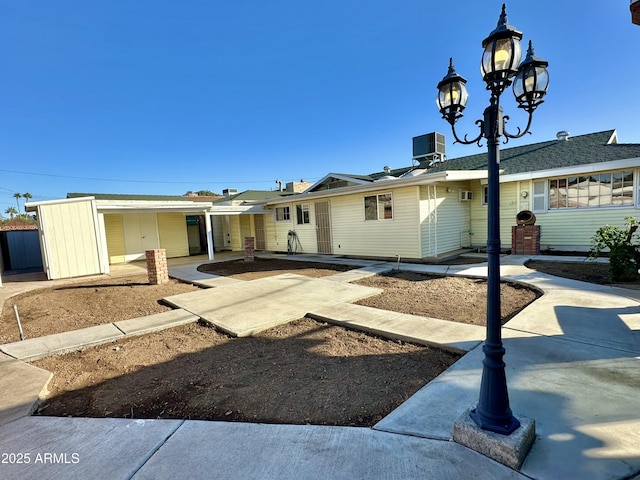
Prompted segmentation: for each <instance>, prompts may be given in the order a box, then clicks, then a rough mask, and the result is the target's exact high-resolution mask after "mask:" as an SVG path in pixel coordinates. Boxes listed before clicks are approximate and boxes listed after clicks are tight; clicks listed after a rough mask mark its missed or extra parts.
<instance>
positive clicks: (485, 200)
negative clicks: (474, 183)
mask: <svg viewBox="0 0 640 480" xmlns="http://www.w3.org/2000/svg"><path fill="white" fill-rule="evenodd" d="M481 201H482V205H489V187H487V186H484V187H482V199H481Z"/></svg>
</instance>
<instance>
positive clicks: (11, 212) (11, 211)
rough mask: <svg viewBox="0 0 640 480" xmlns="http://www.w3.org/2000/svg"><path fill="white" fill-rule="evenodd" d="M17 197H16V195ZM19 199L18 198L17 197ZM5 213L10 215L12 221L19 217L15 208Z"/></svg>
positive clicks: (8, 209) (10, 208)
mask: <svg viewBox="0 0 640 480" xmlns="http://www.w3.org/2000/svg"><path fill="white" fill-rule="evenodd" d="M14 197H15V195H14ZM16 198H17V197H16ZM4 213H6V214H8V215H9V216H10V217H11V220H13V217H15V216H16V215H18V210H16V209H15V208H13V207H9V208H7V209H6V210H5V211H4Z"/></svg>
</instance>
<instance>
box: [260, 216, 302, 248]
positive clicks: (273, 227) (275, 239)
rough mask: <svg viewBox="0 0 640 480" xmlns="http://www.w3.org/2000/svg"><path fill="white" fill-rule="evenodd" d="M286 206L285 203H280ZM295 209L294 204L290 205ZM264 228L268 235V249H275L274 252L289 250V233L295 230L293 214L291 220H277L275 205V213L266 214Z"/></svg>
mask: <svg viewBox="0 0 640 480" xmlns="http://www.w3.org/2000/svg"><path fill="white" fill-rule="evenodd" d="M278 206H279V207H280V206H285V205H278ZM289 207H290V208H291V209H293V206H292V205H289ZM294 213H295V212H294ZM264 228H265V231H266V237H267V250H273V251H274V252H286V251H287V234H288V233H289V230H293V228H294V225H293V215H292V217H291V220H288V221H281V222H278V221H276V213H275V207H273V213H272V214H271V215H265V216H264Z"/></svg>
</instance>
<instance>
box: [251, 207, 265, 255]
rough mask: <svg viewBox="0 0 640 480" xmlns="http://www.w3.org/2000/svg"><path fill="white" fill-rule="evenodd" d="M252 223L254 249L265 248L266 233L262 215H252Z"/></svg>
mask: <svg viewBox="0 0 640 480" xmlns="http://www.w3.org/2000/svg"><path fill="white" fill-rule="evenodd" d="M253 225H254V227H255V229H256V250H266V249H267V233H266V231H265V227H264V215H254V216H253Z"/></svg>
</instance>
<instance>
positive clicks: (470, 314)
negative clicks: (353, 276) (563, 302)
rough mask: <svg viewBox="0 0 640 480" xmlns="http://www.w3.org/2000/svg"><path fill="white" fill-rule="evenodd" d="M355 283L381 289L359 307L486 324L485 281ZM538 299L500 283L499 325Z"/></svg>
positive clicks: (401, 275) (412, 277) (393, 277)
mask: <svg viewBox="0 0 640 480" xmlns="http://www.w3.org/2000/svg"><path fill="white" fill-rule="evenodd" d="M357 283H359V284H360V285H366V286H369V287H378V288H382V289H384V292H383V293H381V294H380V295H376V296H375V297H369V298H365V299H364V300H360V301H358V302H356V303H358V304H360V305H367V306H369V307H375V308H380V309H382V310H392V311H394V312H400V313H410V314H412V315H420V316H423V317H432V318H440V319H442V320H450V321H452V322H460V323H470V324H473V325H485V324H486V308H487V282H486V280H478V279H471V278H461V277H435V276H432V275H424V274H421V273H413V272H402V271H401V272H398V273H390V274H386V275H377V276H375V277H369V278H365V279H363V280H360V281H358V282H357ZM538 296H539V294H538V293H537V292H535V291H534V290H531V289H528V288H524V287H522V286H520V285H518V284H508V283H502V284H501V285H500V306H501V312H500V313H501V316H502V323H503V324H504V323H506V322H507V321H508V320H509V319H510V318H511V317H513V316H514V315H515V314H516V313H518V312H519V311H520V310H522V309H523V308H524V307H525V306H526V305H528V304H530V303H531V302H533V301H534V300H535V299H536V298H538Z"/></svg>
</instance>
